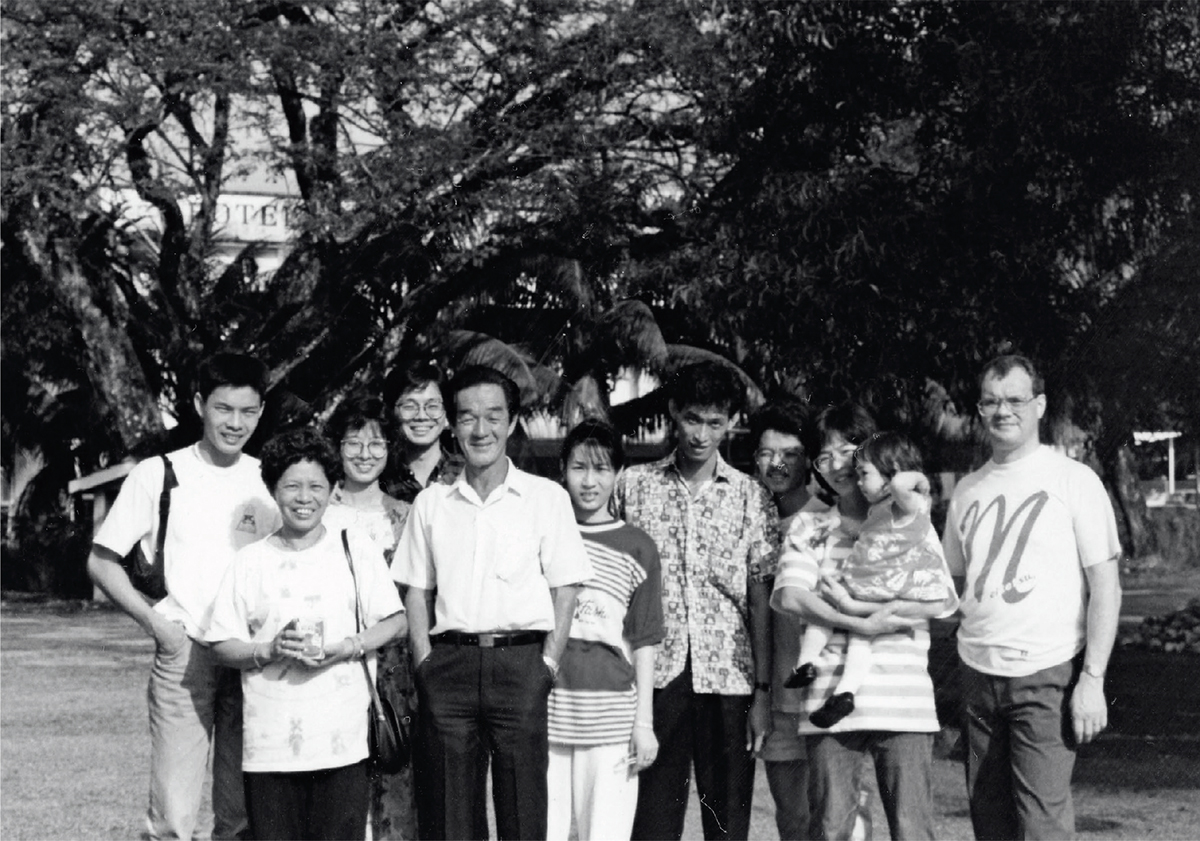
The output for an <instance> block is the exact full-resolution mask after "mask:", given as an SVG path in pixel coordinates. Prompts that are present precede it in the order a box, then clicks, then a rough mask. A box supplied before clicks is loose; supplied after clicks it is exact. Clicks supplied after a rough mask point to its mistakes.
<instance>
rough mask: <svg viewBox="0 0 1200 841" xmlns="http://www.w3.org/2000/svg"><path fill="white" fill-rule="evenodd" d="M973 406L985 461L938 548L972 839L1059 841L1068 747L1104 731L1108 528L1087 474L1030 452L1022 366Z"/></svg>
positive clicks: (956, 500)
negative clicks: (956, 591) (959, 686)
mask: <svg viewBox="0 0 1200 841" xmlns="http://www.w3.org/2000/svg"><path fill="white" fill-rule="evenodd" d="M978 408H979V414H980V417H981V419H982V420H983V426H984V429H985V431H986V433H987V437H988V439H989V442H990V443H991V449H992V457H991V459H990V460H989V461H988V462H987V464H985V465H984V466H983V467H981V468H980V469H979V470H977V471H975V472H974V473H972V474H970V475H969V476H967V477H966V478H965V479H964V480H963V481H962V482H960V483H959V485H958V487H956V488H955V489H954V495H953V497H952V499H951V502H950V509H949V511H948V513H947V516H946V533H945V537H944V538H943V543H944V545H945V550H946V559H947V561H948V562H949V564H950V568H951V571H952V572H953V574H954V575H955V576H956V578H958V579H960V580H961V578H962V577H963V576H965V578H966V582H965V589H964V591H963V593H962V614H963V620H962V626H961V627H960V629H959V632H958V652H959V655H960V656H961V658H962V661H963V696H964V697H963V701H964V707H965V727H966V731H967V737H968V742H969V749H968V751H967V788H968V795H969V797H970V802H971V822H972V824H973V825H974V828H975V837H976V838H1070V837H1073V836H1074V834H1075V813H1074V807H1073V804H1072V800H1071V772H1072V769H1073V768H1074V765H1075V749H1076V746H1077V745H1079V744H1083V743H1085V742H1088V741H1090V740H1091V739H1093V738H1095V736H1096V735H1097V734H1098V733H1100V731H1102V730H1103V729H1104V728H1105V726H1107V723H1108V712H1107V707H1106V704H1105V698H1104V672H1105V669H1106V668H1107V665H1108V658H1109V654H1110V653H1111V652H1112V646H1113V640H1114V638H1115V636H1116V632H1117V620H1118V616H1119V613H1120V607H1121V585H1120V580H1119V577H1118V573H1117V562H1118V560H1119V558H1120V556H1121V545H1120V542H1119V541H1118V539H1117V525H1116V518H1115V516H1114V514H1113V509H1112V504H1111V503H1110V502H1109V499H1108V494H1107V493H1106V492H1105V490H1104V486H1103V485H1102V484H1101V483H1100V479H1099V478H1098V477H1097V476H1096V474H1095V473H1094V472H1093V471H1092V470H1091V469H1090V468H1088V467H1087V466H1085V465H1083V464H1080V463H1078V462H1075V461H1072V460H1071V459H1069V458H1067V457H1066V456H1064V455H1061V454H1060V453H1058V452H1056V451H1055V450H1054V449H1052V448H1050V447H1048V446H1044V445H1042V443H1041V440H1040V437H1039V434H1038V421H1039V420H1040V419H1041V418H1042V416H1043V415H1044V414H1045V412H1046V395H1045V390H1044V386H1043V383H1042V378H1041V377H1040V376H1039V375H1038V373H1037V369H1036V368H1035V367H1034V365H1033V363H1032V362H1030V361H1029V360H1028V359H1026V358H1025V357H1022V356H1016V355H1010V356H1002V357H999V358H998V359H995V360H993V361H992V362H990V363H988V365H987V366H986V367H985V368H984V370H983V375H982V377H981V378H980V400H979V406H978ZM1064 719H1065V720H1064Z"/></svg>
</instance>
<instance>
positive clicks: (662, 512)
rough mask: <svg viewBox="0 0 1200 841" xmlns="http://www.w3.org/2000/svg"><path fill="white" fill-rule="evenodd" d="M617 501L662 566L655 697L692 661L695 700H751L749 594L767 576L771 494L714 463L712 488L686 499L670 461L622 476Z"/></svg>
mask: <svg viewBox="0 0 1200 841" xmlns="http://www.w3.org/2000/svg"><path fill="white" fill-rule="evenodd" d="M615 496H616V499H617V506H618V516H620V517H621V518H622V519H624V520H625V521H626V522H627V523H629V524H630V525H634V526H637V527H638V528H640V529H642V530H643V531H645V532H646V533H647V534H649V535H650V537H651V538H652V539H653V540H654V542H655V544H656V545H657V546H658V551H659V555H660V557H661V561H662V573H663V582H662V592H663V622H664V630H665V632H666V635H665V637H664V639H663V643H662V649H661V651H660V653H659V656H658V658H657V660H656V662H655V666H654V686H655V688H658V689H661V688H663V687H664V686H666V685H667V684H668V683H670V682H671V681H672V680H674V679H675V678H676V677H678V676H679V675H680V674H682V673H683V670H684V667H685V665H686V664H687V661H688V655H689V653H690V655H691V669H692V689H693V690H694V691H695V692H700V693H715V694H718V695H749V694H750V693H751V692H753V691H754V654H753V649H752V648H751V638H752V631H751V624H750V597H749V593H748V590H747V585H748V583H749V582H750V581H756V582H761V581H764V580H765V579H767V578H768V577H770V576H771V575H772V574H773V572H774V564H775V555H776V553H777V551H778V547H779V515H778V513H777V512H776V509H775V504H774V503H773V502H772V501H771V494H770V492H769V491H768V490H767V489H766V488H764V487H763V486H762V485H761V484H759V482H758V481H757V480H755V479H752V478H751V477H749V476H747V475H746V474H744V473H741V472H739V471H737V470H735V469H733V468H732V467H730V466H729V464H727V463H726V462H725V461H724V459H722V458H721V457H720V456H719V455H718V456H717V465H716V470H715V473H714V475H713V478H712V479H711V480H709V481H708V482H706V483H705V484H704V486H703V487H701V488H700V490H699V491H698V492H697V493H696V495H695V496H692V494H690V493H689V492H688V487H687V483H686V482H684V480H683V477H682V476H680V474H679V469H678V467H677V466H676V464H675V454H674V453H672V454H671V455H669V456H667V457H666V458H664V459H662V460H661V461H657V462H653V463H651V464H642V465H637V466H635V467H631V468H629V469H628V470H626V471H625V472H624V473H622V474H621V477H620V479H619V480H618V482H617V488H616V494H615Z"/></svg>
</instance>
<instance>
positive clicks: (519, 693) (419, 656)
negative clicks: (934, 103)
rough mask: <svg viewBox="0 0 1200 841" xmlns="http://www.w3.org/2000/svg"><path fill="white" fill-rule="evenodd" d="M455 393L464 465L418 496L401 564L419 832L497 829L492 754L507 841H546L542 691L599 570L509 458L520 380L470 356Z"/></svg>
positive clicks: (533, 479) (429, 835)
mask: <svg viewBox="0 0 1200 841" xmlns="http://www.w3.org/2000/svg"><path fill="white" fill-rule="evenodd" d="M448 396H449V398H450V399H449V405H448V406H447V409H448V417H449V420H450V423H451V425H452V427H453V429H454V434H455V436H456V437H457V438H458V442H459V445H460V446H461V447H462V450H463V452H464V453H465V455H466V459H467V464H466V468H465V470H464V471H463V473H462V475H461V476H459V478H458V480H457V481H456V482H455V483H454V484H453V485H431V486H430V487H428V488H426V489H425V490H424V491H422V492H421V493H420V494H419V495H418V496H417V498H416V501H415V502H414V503H413V508H412V512H411V513H410V515H409V519H408V523H407V524H406V526H405V529H404V534H403V535H402V536H401V538H400V545H399V547H398V549H397V551H396V558H395V561H394V562H393V565H392V570H393V575H394V577H395V579H396V581H397V582H398V583H399V584H401V585H405V586H407V587H408V592H407V595H406V597H405V606H406V608H407V609H408V619H409V640H410V650H411V651H412V656H413V662H414V663H415V665H416V672H415V675H416V685H417V692H418V698H419V705H420V717H419V718H420V725H419V726H420V734H419V739H420V747H419V750H420V752H421V754H422V759H421V762H422V766H423V767H422V772H421V774H420V775H419V779H418V781H417V787H418V792H417V798H418V820H419V822H420V835H421V837H422V838H425V839H438V838H487V837H488V828H487V808H486V803H485V800H484V797H485V790H486V778H485V775H486V773H487V767H488V761H489V757H490V760H491V765H492V790H493V801H494V804H495V810H496V829H497V832H498V834H499V836H500V838H502V839H517V838H545V837H546V765H547V762H548V755H549V745H548V741H547V735H546V699H547V698H548V696H549V694H550V689H551V687H552V686H553V685H554V678H555V675H556V672H557V670H558V658H559V657H560V656H561V654H562V651H563V648H564V646H565V645H566V642H567V635H568V632H569V630H570V625H571V617H572V615H573V614H574V610H575V595H576V591H577V589H578V587H579V585H580V584H581V583H583V582H584V581H586V580H587V579H589V578H591V576H592V568H591V564H590V563H589V561H588V557H587V551H586V550H585V549H584V545H583V539H582V538H581V537H580V534H579V530H578V529H577V528H576V526H575V517H574V514H573V512H572V508H571V501H570V498H569V497H568V496H567V493H566V491H565V490H563V488H562V487H560V486H559V485H557V484H555V483H554V482H551V481H549V480H546V479H542V478H539V477H537V476H532V475H530V474H528V473H525V472H524V471H522V470H518V469H517V467H516V466H515V465H514V464H513V463H512V462H511V461H510V460H509V459H508V457H507V456H506V454H505V446H506V444H507V442H508V436H509V435H510V434H511V433H512V431H513V429H515V428H516V424H517V413H518V412H519V410H520V395H519V392H518V390H517V386H516V384H515V383H513V381H512V380H511V379H509V378H508V377H507V376H505V375H504V374H502V373H500V372H499V371H496V370H494V369H492V368H487V367H483V366H473V367H469V368H466V369H464V370H463V371H462V372H461V373H459V375H458V376H457V377H456V378H455V379H454V381H453V382H452V383H451V384H450V387H449V395H448ZM431 624H432V628H431V627H430V626H431Z"/></svg>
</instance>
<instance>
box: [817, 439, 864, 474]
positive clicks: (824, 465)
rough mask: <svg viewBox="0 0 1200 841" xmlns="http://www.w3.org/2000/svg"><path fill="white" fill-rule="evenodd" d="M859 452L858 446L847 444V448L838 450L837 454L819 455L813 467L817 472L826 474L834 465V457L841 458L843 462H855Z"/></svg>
mask: <svg viewBox="0 0 1200 841" xmlns="http://www.w3.org/2000/svg"><path fill="white" fill-rule="evenodd" d="M857 452H858V445H857V444H847V445H846V446H844V447H842V448H840V449H838V450H837V451H835V452H832V453H821V454H819V455H818V456H817V457H816V458H814V459H813V462H812V463H813V467H814V468H816V469H817V471H819V472H821V473H824V472H825V471H826V470H828V469H829V466H830V465H831V464H832V463H833V457H834V456H835V455H838V456H841V457H842V460H843V461H853V460H854V455H855V453H857Z"/></svg>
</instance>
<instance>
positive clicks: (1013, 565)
mask: <svg viewBox="0 0 1200 841" xmlns="http://www.w3.org/2000/svg"><path fill="white" fill-rule="evenodd" d="M1049 498H1050V495H1049V494H1048V493H1046V492H1045V491H1038V492H1037V493H1035V494H1033V495H1031V496H1029V497H1028V498H1026V500H1025V501H1024V502H1022V503H1021V504H1020V505H1018V506H1017V508H1016V510H1015V511H1013V512H1012V516H1011V517H1008V518H1006V517H1005V513H1006V507H1007V505H1006V503H1007V500H1006V499H1005V497H1004V494H999V495H997V496H996V498H995V499H993V500H992V501H991V502H989V503H988V504H987V506H986V507H984V508H982V509H981V508H980V504H979V502H974V503H972V504H971V507H970V508H968V509H967V510H966V512H965V513H964V514H963V518H962V523H961V524H960V528H961V531H962V533H965V536H964V540H963V546H964V548H965V549H966V552H967V563H968V565H970V563H971V562H972V561H973V560H974V558H973V557H972V556H973V555H974V553H975V551H976V549H977V548H979V544H978V543H976V540H975V538H976V534H977V532H978V531H979V529H980V527H981V526H983V524H984V523H985V522H987V521H989V520H991V524H992V539H991V541H990V542H989V543H988V549H987V557H986V558H984V561H983V566H982V567H981V568H980V570H979V576H978V577H977V578H976V579H975V590H974V593H973V595H974V597H975V601H977V602H978V601H982V600H983V594H984V589H985V588H986V586H987V579H988V576H989V575H991V572H992V567H993V566H994V565H995V563H996V561H997V559H999V557H1000V555H1001V553H1002V552H1003V551H1004V547H1005V546H1006V545H1010V546H1011V547H1012V554H1011V555H1009V557H1008V564H1007V565H1006V566H1005V568H1004V579H1003V581H1002V584H1001V592H1002V593H1003V596H1002V598H1003V599H1004V601H1006V602H1008V603H1009V604H1014V603H1016V602H1019V601H1021V599H1023V598H1025V597H1026V596H1027V595H1029V591H1028V590H1022V589H1019V588H1017V587H1014V586H1013V583H1014V582H1015V581H1016V580H1017V570H1018V568H1019V567H1020V565H1021V557H1022V556H1023V555H1024V554H1025V546H1026V544H1028V543H1029V534H1030V532H1032V531H1033V526H1034V523H1036V522H1037V518H1038V515H1039V514H1041V513H1042V509H1043V508H1044V507H1045V506H1046V501H1047V500H1048V499H1049ZM993 511H994V512H995V518H994V519H992V518H991V517H989V514H991V513H992V512H993ZM1018 524H1020V531H1019V532H1017V536H1016V540H1015V541H1013V542H1011V543H1010V542H1009V540H1008V538H1009V533H1010V532H1011V531H1012V530H1013V528H1014V527H1015V526H1017V525H1018Z"/></svg>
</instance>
